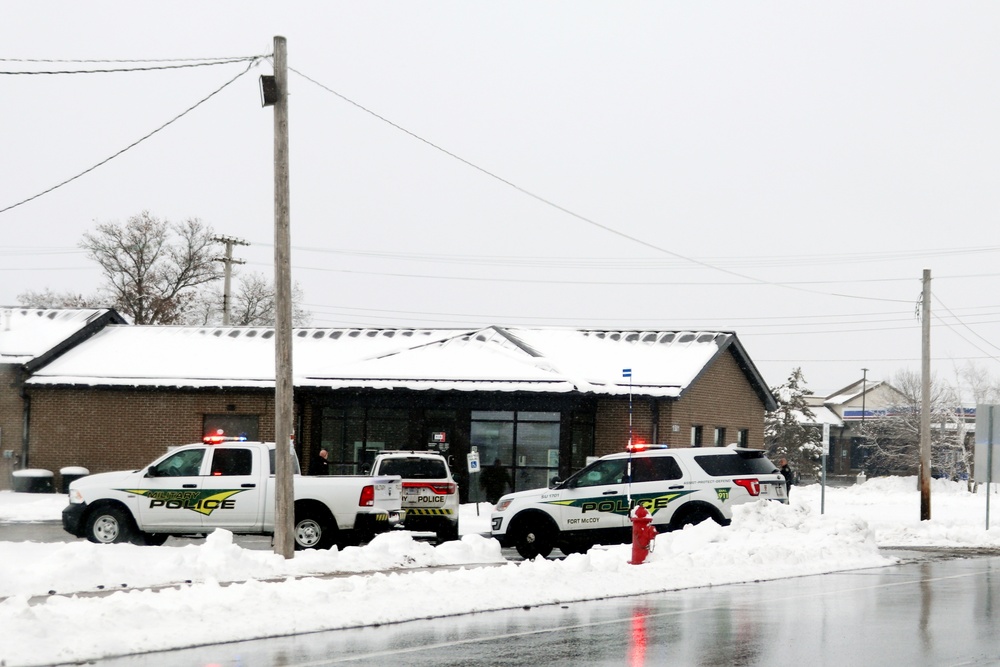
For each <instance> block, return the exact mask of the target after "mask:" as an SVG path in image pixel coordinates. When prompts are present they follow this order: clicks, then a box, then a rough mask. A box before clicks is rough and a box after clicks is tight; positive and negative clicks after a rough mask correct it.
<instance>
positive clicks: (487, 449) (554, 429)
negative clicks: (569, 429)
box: [470, 410, 560, 490]
mask: <svg viewBox="0 0 1000 667" xmlns="http://www.w3.org/2000/svg"><path fill="white" fill-rule="evenodd" d="M471 416H472V422H471V425H470V426H471V428H470V444H471V445H472V446H474V447H476V449H477V450H478V451H479V460H480V461H481V462H482V464H483V466H488V465H492V464H493V461H495V460H497V459H499V460H500V464H501V465H502V466H504V467H505V468H507V469H508V470H509V471H510V472H511V478H512V479H513V480H514V489H513V490H517V489H537V488H543V487H546V486H548V485H549V480H550V479H552V478H553V477H556V476H558V475H559V426H560V423H559V422H560V413H558V412H532V411H524V412H520V411H519V412H515V411H512V410H473V411H472V415H471Z"/></svg>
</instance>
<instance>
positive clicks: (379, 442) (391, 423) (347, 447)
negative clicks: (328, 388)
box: [314, 408, 410, 475]
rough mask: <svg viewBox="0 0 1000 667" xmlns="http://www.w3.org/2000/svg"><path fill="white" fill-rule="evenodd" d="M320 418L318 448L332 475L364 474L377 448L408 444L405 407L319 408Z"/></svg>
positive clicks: (408, 430)
mask: <svg viewBox="0 0 1000 667" xmlns="http://www.w3.org/2000/svg"><path fill="white" fill-rule="evenodd" d="M321 419H322V421H321V424H320V428H321V434H320V438H319V441H320V448H322V449H325V450H326V451H327V463H328V466H329V468H328V470H329V472H330V474H333V475H357V474H366V473H367V472H368V470H370V469H371V464H372V462H373V461H374V460H375V456H376V455H377V454H378V453H379V452H380V451H382V450H384V449H409V448H410V419H409V412H408V411H407V410H401V409H393V408H323V413H322V418H321ZM315 454H318V450H317V452H314V455H315Z"/></svg>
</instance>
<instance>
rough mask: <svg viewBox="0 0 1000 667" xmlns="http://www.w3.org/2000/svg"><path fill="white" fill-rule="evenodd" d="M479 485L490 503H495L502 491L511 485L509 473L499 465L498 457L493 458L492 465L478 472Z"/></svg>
mask: <svg viewBox="0 0 1000 667" xmlns="http://www.w3.org/2000/svg"><path fill="white" fill-rule="evenodd" d="M479 486H481V487H482V488H483V490H484V491H485V492H486V500H487V501H489V503H490V504H491V505H496V504H497V501H498V500H500V496H502V495H503V494H504V491H505V490H507V488H509V487H511V486H513V484H512V483H511V479H510V474H509V473H508V472H507V470H506V469H505V468H504V467H503V465H501V463H500V459H496V460H494V461H493V465H491V466H490V467H489V468H486V469H485V470H483V471H482V472H481V473H479Z"/></svg>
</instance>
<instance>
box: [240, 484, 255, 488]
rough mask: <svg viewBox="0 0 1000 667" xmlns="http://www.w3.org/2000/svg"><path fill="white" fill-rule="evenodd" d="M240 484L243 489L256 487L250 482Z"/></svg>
mask: <svg viewBox="0 0 1000 667" xmlns="http://www.w3.org/2000/svg"><path fill="white" fill-rule="evenodd" d="M240 486H241V487H242V488H244V489H254V488H256V487H257V485H256V484H252V483H251V484H240Z"/></svg>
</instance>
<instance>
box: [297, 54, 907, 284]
mask: <svg viewBox="0 0 1000 667" xmlns="http://www.w3.org/2000/svg"><path fill="white" fill-rule="evenodd" d="M288 69H289V71H292V72H295V73H296V74H298V75H299V76H301V77H302V78H303V79H305V80H307V81H309V82H310V83H313V84H314V85H316V86H318V87H320V88H322V89H323V90H325V91H327V92H329V93H330V94H332V95H335V96H336V97H338V98H340V99H341V100H343V101H344V102H347V103H348V104H351V105H353V106H355V107H357V108H358V109H360V110H361V111H363V112H365V113H367V114H369V115H371V116H373V117H375V118H377V119H379V120H381V121H382V122H384V123H386V124H388V125H390V126H392V127H394V128H396V129H397V130H399V131H400V132H403V133H404V134H407V135H408V136H410V137H412V138H414V139H416V140H417V141H420V142H421V143H423V144H425V145H427V146H430V147H431V148H433V149H435V150H437V151H440V152H441V153H444V154H445V155H447V156H449V157H451V158H453V159H455V160H457V161H459V162H461V163H462V164H464V165H466V166H468V167H470V168H472V169H475V170H476V171H478V172H480V173H482V174H484V175H486V176H488V177H490V178H492V179H494V180H496V181H499V182H500V183H503V184H504V185H507V186H508V187H510V188H513V189H514V190H516V191H518V192H520V193H521V194H523V195H525V196H528V197H531V198H532V199H534V200H536V201H538V202H541V203H542V204H545V205H546V206H549V207H551V208H554V209H556V210H557V211H561V212H563V213H565V214H566V215H568V216H570V217H573V218H576V219H577V220H580V221H581V222H584V223H586V224H588V225H591V226H593V227H597V228H598V229H602V230H604V231H606V232H608V233H610V234H614V235H615V236H619V237H621V238H624V239H627V240H629V241H632V242H633V243H637V244H639V245H641V246H644V247H646V248H650V249H652V250H655V251H657V252H661V253H664V254H667V255H671V256H673V257H677V258H679V259H683V260H686V261H688V262H691V263H692V264H697V265H699V266H703V267H705V268H708V269H712V270H713V271H719V272H721V273H726V274H728V275H731V276H735V277H737V278H741V279H742V280H744V281H749V282H751V283H757V284H761V285H769V286H772V287H783V288H785V289H790V290H796V291H800V292H808V293H812V294H822V295H825V296H837V297H842V298H849V299H859V300H867V301H887V302H895V303H909V301H908V300H906V299H885V298H879V297H869V296H861V295H856V294H839V293H829V292H820V291H817V290H811V289H807V288H804V287H799V286H798V285H795V284H791V283H779V282H771V281H767V280H763V279H760V278H755V277H753V276H748V275H745V274H742V273H739V272H738V271H732V270H730V269H726V268H724V267H721V266H716V265H714V264H709V263H708V262H703V261H701V260H698V259H695V258H692V257H687V256H685V255H682V254H680V253H677V252H674V251H672V250H668V249H666V248H663V247H661V246H658V245H656V244H654V243H650V242H649V241H644V240H643V239H640V238H638V237H636V236H632V235H630V234H626V233H625V232H623V231H620V230H618V229H615V228H614V227H610V226H608V225H605V224H602V223H600V222H597V221H596V220H593V219H591V218H588V217H586V216H584V215H581V214H580V213H577V212H576V211H573V210H571V209H569V208H566V207H565V206H562V205H560V204H557V203H555V202H554V201H552V200H550V199H546V198H545V197H542V196H541V195H538V194H536V193H534V192H532V191H530V190H528V189H526V188H523V187H521V186H520V185H518V184H516V183H514V182H513V181H510V180H508V179H506V178H504V177H502V176H500V175H498V174H496V173H494V172H492V171H490V170H488V169H486V168H484V167H480V166H479V165H477V164H475V163H474V162H471V161H469V160H467V159H465V158H463V157H462V156H460V155H458V154H456V153H453V152H452V151H450V150H448V149H446V148H444V147H442V146H439V145H438V144H435V143H434V142H432V141H430V140H428V139H424V138H423V137H421V136H420V135H418V134H416V133H415V132H412V131H410V130H408V129H406V128H405V127H403V126H402V125H399V124H398V123H395V122H393V121H391V120H389V119H388V118H386V117H385V116H382V115H381V114H378V113H376V112H375V111H373V110H371V109H369V108H368V107H365V106H364V105H362V104H360V103H358V102H355V101H354V100H352V99H350V98H349V97H347V96H345V95H343V94H341V93H339V92H337V91H336V90H334V89H332V88H330V87H329V86H325V85H323V84H322V83H320V82H319V81H316V80H315V79H313V78H311V77H309V76H307V75H305V74H303V73H302V72H300V71H298V70H296V69H294V68H292V67H289V68H288Z"/></svg>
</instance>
